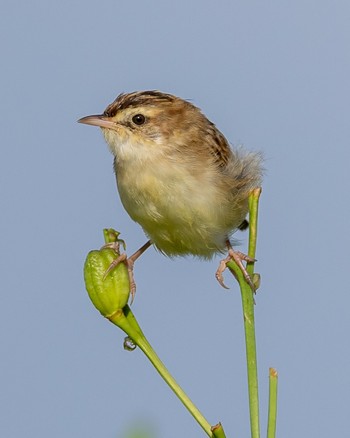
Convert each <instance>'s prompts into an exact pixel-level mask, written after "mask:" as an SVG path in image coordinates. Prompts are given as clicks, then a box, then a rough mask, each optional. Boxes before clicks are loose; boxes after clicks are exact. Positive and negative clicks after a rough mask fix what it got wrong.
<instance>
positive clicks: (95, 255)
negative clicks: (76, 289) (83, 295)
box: [84, 248, 130, 318]
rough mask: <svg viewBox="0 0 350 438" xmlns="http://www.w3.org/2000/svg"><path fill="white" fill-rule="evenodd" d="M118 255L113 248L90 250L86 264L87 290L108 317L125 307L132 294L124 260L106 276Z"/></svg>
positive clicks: (99, 308)
mask: <svg viewBox="0 0 350 438" xmlns="http://www.w3.org/2000/svg"><path fill="white" fill-rule="evenodd" d="M116 257H118V255H117V254H116V252H115V251H114V250H113V249H110V248H102V249H100V250H94V251H90V252H89V254H88V255H87V257H86V260H85V265H84V279H85V287H86V290H87V292H88V294H89V297H90V299H91V301H92V303H93V304H94V306H95V307H96V309H97V310H99V311H100V312H101V313H102V315H103V316H105V317H106V318H108V317H110V316H111V315H113V314H114V313H115V312H116V311H117V310H120V309H123V307H124V306H125V305H126V304H127V303H128V299H129V294H130V283H129V274H128V269H127V267H126V266H125V264H124V263H123V262H121V263H119V265H117V266H116V267H115V268H113V269H112V270H111V271H110V272H109V273H108V274H107V275H106V277H105V274H106V271H107V269H108V268H109V266H110V264H111V263H112V262H113V261H114V260H115V259H116ZM104 277H105V278H104Z"/></svg>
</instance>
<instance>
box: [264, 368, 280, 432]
mask: <svg viewBox="0 0 350 438" xmlns="http://www.w3.org/2000/svg"><path fill="white" fill-rule="evenodd" d="M277 383H278V374H277V371H276V370H275V369H274V368H270V372H269V414H268V422H267V438H275V436H276V418H277Z"/></svg>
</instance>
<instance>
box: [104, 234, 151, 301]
mask: <svg viewBox="0 0 350 438" xmlns="http://www.w3.org/2000/svg"><path fill="white" fill-rule="evenodd" d="M151 245H152V242H151V241H150V240H148V241H147V242H146V243H145V244H144V245H143V246H141V248H140V249H138V250H137V251H136V252H134V254H133V255H131V256H130V257H128V256H127V255H126V253H125V252H124V253H122V254H120V255H119V256H118V257H117V258H116V259H115V260H113V262H112V263H111V264H110V265H109V266H108V268H107V271H106V272H105V274H104V276H103V278H106V277H107V275H108V274H109V273H110V272H111V271H112V270H113V269H114V268H115V267H116V266H118V265H119V263H125V265H126V267H127V268H128V273H129V281H130V294H131V303H130V304H132V302H133V301H134V298H135V294H136V283H135V280H134V263H135V261H136V260H137V259H138V258H139V257H140V256H141V255H142V254H143V253H144V252H145V251H146V249H147V248H149V247H150V246H151ZM103 248H112V249H115V250H116V251H117V252H118V253H119V243H118V242H113V243H107V244H106V245H104V246H103Z"/></svg>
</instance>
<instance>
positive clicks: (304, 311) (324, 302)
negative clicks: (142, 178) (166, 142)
mask: <svg viewBox="0 0 350 438" xmlns="http://www.w3.org/2000/svg"><path fill="white" fill-rule="evenodd" d="M349 23H350V3H349V2H348V1H345V0H344V1H326V0H321V1H316V0H315V1H311V0H302V1H301V0H296V1H294V2H291V1H284V0H282V1H281V0H280V1H266V2H260V1H232V0H231V1H228V0H227V1H217V2H213V1H199V0H196V1H184V0H178V1H176V2H175V1H164V0H163V1H160V0H158V1H153V2H152V1H147V2H146V1H137V0H135V1H132V2H126V1H104V0H102V1H98V2H97V1H91V0H85V1H80V0H79V1H74V0H73V1H72V0H62V1H60V2H52V1H51V2H50V1H44V0H42V1H39V0H32V1H30V2H28V1H23V0H19V1H16V2H9V1H8V2H3V3H2V5H1V14H0V33H1V34H0V46H1V47H0V48H1V59H2V65H1V86H0V111H1V115H0V120H1V138H2V141H1V160H0V194H1V215H0V224H1V226H0V230H1V231H0V232H1V237H0V239H1V251H0V271H1V285H2V286H1V306H0V309H1V310H0V311H1V319H0V338H1V339H0V341H1V344H0V348H1V363H0V386H1V390H0V405H1V406H0V412H1V414H0V416H1V421H0V435H1V436H2V437H6V438H18V437H22V436H26V437H28V438H31V437H35V438H38V437H51V438H62V437H65V438H73V437H74V438H76V437H84V438H93V437H104V438H124V437H126V436H130V433H132V431H133V430H135V428H138V427H141V428H145V429H146V430H148V431H149V433H150V436H151V437H152V438H163V437H166V438H175V437H178V436H179V435H184V432H183V431H186V433H185V434H186V436H188V437H202V436H204V433H203V432H202V430H201V429H200V427H199V426H198V425H197V423H195V422H194V421H193V419H192V417H191V416H190V415H189V414H188V412H187V411H186V410H185V409H184V408H183V406H182V405H181V403H180V402H179V400H178V399H177V398H176V397H175V396H174V394H173V393H172V392H171V391H170V390H169V389H168V388H167V387H166V385H165V384H164V383H163V381H162V380H161V379H160V378H159V376H158V374H157V373H156V371H155V370H154V369H153V368H152V366H151V365H150V364H149V363H148V362H147V360H146V358H145V357H144V356H143V355H142V353H141V352H140V351H139V350H136V351H134V352H132V353H129V352H126V351H124V350H123V347H122V342H123V338H124V335H123V333H122V332H121V331H120V330H119V329H118V328H117V327H114V326H113V325H112V324H110V323H108V321H106V320H104V319H103V318H102V317H101V316H100V315H99V313H98V312H97V311H96V310H95V308H94V307H93V306H92V305H91V303H90V301H89V298H88V296H87V294H86V292H85V288H84V282H83V275H82V269H83V263H84V259H85V256H86V254H87V252H88V251H89V250H91V249H94V248H98V247H100V246H101V244H102V242H103V235H102V229H103V228H104V227H114V228H116V229H117V230H119V231H121V233H122V235H121V237H123V238H124V239H125V240H126V242H127V245H128V252H129V254H131V253H132V252H134V251H135V250H136V249H137V248H138V247H139V246H141V244H143V243H144V241H145V237H144V234H143V232H142V230H141V228H140V227H139V225H138V224H136V223H134V222H132V221H131V220H130V219H129V217H128V216H127V214H126V212H125V211H124V210H123V208H122V206H121V203H120V201H119V197H118V195H117V190H116V185H115V179H114V175H113V170H112V156H111V155H110V153H109V152H108V149H107V146H106V144H105V143H104V140H103V138H102V135H101V133H100V132H99V129H97V128H92V127H88V126H84V125H79V124H77V123H76V120H77V119H78V118H80V117H82V116H85V115H89V114H96V113H100V112H102V111H103V110H104V108H105V107H106V106H107V104H109V103H110V102H111V101H112V100H114V98H115V97H116V95H117V94H119V93H120V92H123V91H124V92H129V91H134V90H143V89H159V90H162V91H165V92H170V93H173V94H176V95H179V96H181V97H183V98H186V99H191V100H192V101H193V102H194V103H195V104H196V105H198V106H199V107H200V108H202V110H203V111H204V113H205V114H206V115H207V116H208V117H209V119H210V120H212V121H213V122H215V123H216V125H217V126H218V128H219V129H220V130H221V131H222V132H223V133H224V134H225V136H226V137H227V138H228V139H229V141H230V142H231V143H232V144H234V145H237V144H244V145H245V146H246V147H247V148H249V149H252V150H258V151H262V152H263V153H264V155H265V167H266V175H265V179H264V184H263V194H262V197H261V203H260V212H259V214H260V222H259V241H258V250H257V258H258V263H257V264H256V271H257V272H260V274H261V276H262V285H261V288H260V289H259V291H258V295H257V297H256V308H255V311H256V326H257V327H256V329H257V342H258V366H259V379H260V406H261V408H260V409H261V425H262V436H265V429H266V416H267V415H266V414H267V399H268V369H269V367H271V366H273V367H275V368H277V370H278V372H279V401H278V424H277V434H278V436H280V437H284V438H294V437H296V436H300V437H303V436H305V437H316V436H317V437H318V438H326V437H327V438H328V437H330V436H346V434H347V433H348V430H349V429H348V424H349V414H350V408H349V406H350V396H349V394H350V374H349V368H350V349H349V341H348V338H349V333H350V318H349V306H350V293H349V285H348V283H349V281H348V275H349V274H348V272H349V269H348V266H349V255H348V247H349V243H350V242H349V233H348V224H349V194H348V193H349V170H348V169H349V162H350V153H349V139H350V122H349V106H350V85H349V78H350V55H349V53H350V44H349V42H350V26H349ZM238 237H239V239H240V241H241V246H240V249H241V250H242V251H245V249H246V234H244V233H240V234H239V236H238ZM218 261H219V259H215V260H213V261H211V262H202V261H198V260H193V259H191V258H189V259H176V260H170V259H167V258H166V257H164V256H162V255H160V254H158V253H157V252H156V251H155V250H154V249H150V250H148V251H147V253H146V254H145V255H144V256H143V257H142V259H141V260H140V261H139V262H138V263H137V265H136V270H135V276H136V280H137V285H138V291H137V296H136V299H135V302H134V304H133V311H134V313H135V315H136V317H137V319H138V320H139V322H140V324H141V326H142V328H143V330H144V331H145V333H146V334H147V335H148V338H149V340H150V342H151V343H152V345H153V346H154V347H155V349H156V350H157V352H158V354H159V356H160V357H161V358H162V360H163V361H164V362H165V364H166V365H167V366H168V368H169V370H170V371H171V372H172V373H173V375H174V376H175V378H176V379H177V380H178V382H179V383H180V384H181V385H182V387H183V388H184V389H185V390H186V391H187V393H188V395H189V396H190V397H191V398H192V399H193V401H194V402H195V403H196V404H197V406H198V407H199V409H201V410H202V412H203V414H204V415H205V416H206V417H207V419H208V420H209V422H210V423H211V424H215V423H217V422H218V421H221V422H222V424H223V426H224V429H225V432H226V435H227V437H234V436H235V437H247V436H249V417H248V404H247V383H246V368H245V367H246V365H245V350H244V335H243V324H242V311H241V304H240V294H239V289H238V286H237V285H236V284H235V282H234V281H233V279H232V278H230V275H228V274H226V277H225V278H226V282H227V283H229V285H230V290H229V291H225V290H224V289H222V288H221V287H220V286H219V285H218V284H217V282H216V280H215V278H214V272H215V270H216V268H217V264H218Z"/></svg>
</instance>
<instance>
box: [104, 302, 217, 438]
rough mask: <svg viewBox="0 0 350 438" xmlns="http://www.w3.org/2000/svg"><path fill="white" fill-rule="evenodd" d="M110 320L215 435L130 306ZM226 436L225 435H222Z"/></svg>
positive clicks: (206, 428)
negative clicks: (153, 346) (151, 342)
mask: <svg viewBox="0 0 350 438" xmlns="http://www.w3.org/2000/svg"><path fill="white" fill-rule="evenodd" d="M109 320H110V321H111V322H112V323H113V324H115V325H117V326H118V327H120V328H121V329H122V330H123V331H124V332H125V333H126V334H127V335H128V336H130V338H131V339H132V340H133V342H134V343H135V344H136V345H137V346H138V347H139V348H140V349H141V350H142V351H143V352H144V353H145V355H146V356H147V357H148V359H149V360H150V362H151V363H152V364H153V366H154V367H155V368H156V370H157V371H158V373H159V374H160V375H161V377H162V378H163V379H164V380H165V382H166V383H167V384H168V385H169V386H170V388H171V389H172V390H173V391H174V393H175V394H176V395H177V396H178V398H179V399H180V400H181V402H182V403H183V404H184V405H185V407H186V408H187V410H188V411H189V412H190V414H191V415H192V416H193V417H194V418H195V420H196V421H197V422H198V423H199V425H200V426H201V427H202V429H203V430H204V432H205V433H206V434H207V435H208V436H209V437H211V438H212V437H213V434H212V430H211V426H210V424H209V423H208V421H207V420H206V419H205V418H204V416H203V415H202V414H201V412H200V411H199V410H198V408H197V407H196V406H195V405H194V404H193V402H192V401H191V400H190V398H189V397H188V396H187V395H186V394H185V392H184V391H183V390H182V388H181V387H180V386H179V384H178V383H177V382H176V380H175V379H174V378H173V377H172V375H171V374H170V373H169V371H168V370H167V368H166V367H165V365H164V364H163V362H162V361H161V360H160V359H159V357H158V356H157V354H156V352H155V351H154V350H153V348H152V346H151V344H150V343H149V342H148V341H147V339H146V337H145V335H144V334H143V332H142V331H141V329H140V327H139V325H138V323H137V321H136V318H135V317H134V315H133V313H132V312H131V310H130V307H129V306H125V310H124V309H123V311H120V312H117V313H115V314H114V315H111V316H110V317H109ZM221 436H222V437H224V435H221Z"/></svg>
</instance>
